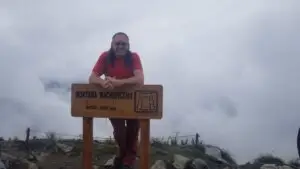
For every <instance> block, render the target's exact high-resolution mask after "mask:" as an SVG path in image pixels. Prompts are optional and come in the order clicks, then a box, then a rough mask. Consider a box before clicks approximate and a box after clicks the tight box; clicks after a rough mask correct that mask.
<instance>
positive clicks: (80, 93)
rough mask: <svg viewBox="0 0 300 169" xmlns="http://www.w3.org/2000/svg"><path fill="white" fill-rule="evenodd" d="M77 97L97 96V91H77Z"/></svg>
mask: <svg viewBox="0 0 300 169" xmlns="http://www.w3.org/2000/svg"><path fill="white" fill-rule="evenodd" d="M75 97H76V98H97V92H96V91H77V92H76V93H75Z"/></svg>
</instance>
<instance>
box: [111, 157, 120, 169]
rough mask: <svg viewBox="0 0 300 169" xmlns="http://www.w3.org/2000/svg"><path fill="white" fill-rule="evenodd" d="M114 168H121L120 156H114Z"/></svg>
mask: <svg viewBox="0 0 300 169" xmlns="http://www.w3.org/2000/svg"><path fill="white" fill-rule="evenodd" d="M113 168H114V169H122V159H121V158H120V157H115V159H114V163H113Z"/></svg>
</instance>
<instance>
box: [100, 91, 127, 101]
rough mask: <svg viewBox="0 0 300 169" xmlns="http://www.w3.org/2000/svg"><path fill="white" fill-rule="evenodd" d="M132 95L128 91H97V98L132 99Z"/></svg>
mask: <svg viewBox="0 0 300 169" xmlns="http://www.w3.org/2000/svg"><path fill="white" fill-rule="evenodd" d="M132 95H133V94H132V93H130V92H99V98H103V99H117V100H120V99H126V100H132V97H133V96H132Z"/></svg>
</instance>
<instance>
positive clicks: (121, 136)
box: [109, 119, 127, 168]
mask: <svg viewBox="0 0 300 169" xmlns="http://www.w3.org/2000/svg"><path fill="white" fill-rule="evenodd" d="M109 120H110V122H111V124H112V126H113V130H114V131H113V134H114V138H115V141H116V142H117V144H118V146H119V154H118V155H117V158H116V159H115V161H114V165H115V167H116V168H119V167H120V165H121V162H122V160H123V158H124V157H125V155H126V146H127V145H126V126H125V120H123V119H109Z"/></svg>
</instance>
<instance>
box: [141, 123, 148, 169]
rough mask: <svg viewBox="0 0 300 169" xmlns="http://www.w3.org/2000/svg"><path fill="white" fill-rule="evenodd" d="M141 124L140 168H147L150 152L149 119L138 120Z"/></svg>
mask: <svg viewBox="0 0 300 169" xmlns="http://www.w3.org/2000/svg"><path fill="white" fill-rule="evenodd" d="M140 125H141V142H140V164H139V165H140V169H149V167H150V162H149V154H150V120H149V119H142V120H140Z"/></svg>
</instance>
